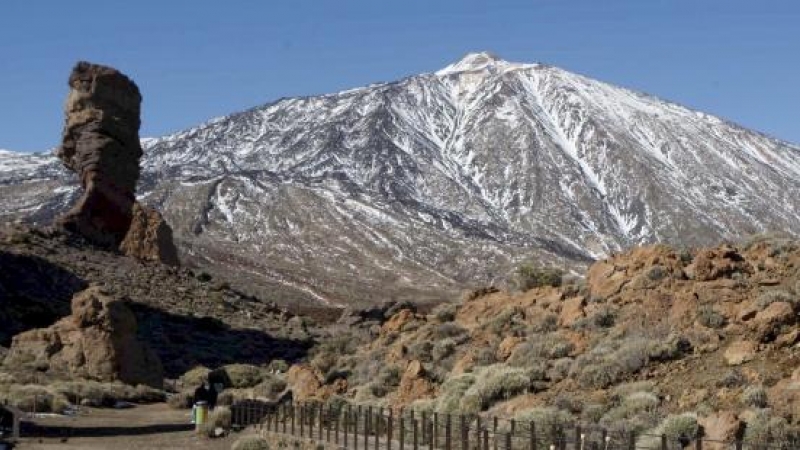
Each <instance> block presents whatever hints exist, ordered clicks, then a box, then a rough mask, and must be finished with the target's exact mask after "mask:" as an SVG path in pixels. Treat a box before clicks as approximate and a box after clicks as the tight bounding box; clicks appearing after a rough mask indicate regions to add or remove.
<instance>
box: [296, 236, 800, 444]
mask: <svg viewBox="0 0 800 450" xmlns="http://www.w3.org/2000/svg"><path fill="white" fill-rule="evenodd" d="M526 275H527V276H528V277H529V281H530V282H531V283H530V284H531V285H534V286H536V287H533V288H532V289H530V290H527V291H525V292H520V293H508V292H504V291H498V290H497V289H494V288H487V289H483V290H479V291H475V292H473V293H472V294H471V295H469V296H467V297H465V298H464V299H463V300H462V301H460V302H457V303H454V304H444V305H441V306H440V307H438V308H437V309H435V310H434V311H433V312H432V313H429V314H425V313H421V312H418V311H415V310H414V309H413V308H411V307H409V308H408V309H402V310H400V311H398V312H396V313H393V314H387V315H386V316H385V317H383V318H382V319H380V320H378V322H377V323H376V325H375V326H374V327H373V329H372V335H371V336H370V337H367V338H362V339H361V340H360V342H361V343H360V344H359V343H358V341H359V339H358V338H357V336H348V335H347V334H346V333H344V334H339V335H336V336H334V337H332V338H331V339H330V340H329V341H325V342H324V343H323V344H322V345H321V346H320V347H318V348H316V349H315V351H314V354H313V357H312V358H311V360H310V364H309V365H302V366H295V367H294V368H293V369H292V371H290V374H293V376H292V377H291V378H290V379H289V381H290V385H292V387H294V388H295V389H296V392H301V393H302V394H301V395H300V397H301V398H311V399H322V400H328V401H336V402H341V401H348V402H353V403H365V404H371V405H385V406H392V407H410V408H415V409H417V410H423V411H437V412H439V413H451V414H468V415H472V414H479V415H499V416H501V417H507V418H513V417H516V418H518V419H521V420H537V421H545V422H552V421H560V422H574V421H580V422H583V423H587V424H588V423H595V424H600V425H604V426H606V427H613V428H620V427H623V428H625V429H628V430H634V431H639V432H641V431H645V430H651V431H652V430H654V429H655V428H656V427H659V426H661V427H662V429H663V427H665V426H667V425H664V423H666V422H663V421H680V420H683V422H685V423H688V424H695V425H693V426H696V424H697V422H698V420H699V421H701V422H703V421H706V423H708V421H714V420H716V421H717V422H719V423H724V424H725V427H727V428H725V429H726V430H727V432H729V433H731V432H733V431H732V430H736V429H737V428H738V427H739V425H741V424H742V423H745V422H746V423H747V427H748V428H747V433H748V436H750V438H752V439H763V438H764V436H765V434H766V433H767V432H768V430H769V433H771V434H772V437H773V438H774V439H776V440H779V439H780V438H785V437H787V436H788V435H790V434H791V433H795V434H794V435H795V436H796V437H800V435H798V434H797V433H798V430H800V409H798V408H800V327H798V325H800V315H798V314H799V313H800V243H799V242H798V241H796V240H793V239H786V238H779V237H774V236H772V237H760V238H756V239H753V240H751V241H750V242H748V243H746V244H742V245H727V244H726V245H721V246H718V247H713V248H703V249H698V250H692V251H682V250H677V249H674V248H671V247H668V246H665V245H658V246H650V247H639V248H635V249H633V250H631V251H629V252H626V253H622V254H615V255H613V256H611V257H609V258H607V259H604V260H602V261H599V262H597V263H595V264H594V265H592V266H591V268H590V269H589V270H588V273H587V277H586V281H585V282H583V281H576V280H570V279H563V280H558V279H556V278H553V277H551V276H547V277H538V276H536V273H535V272H529V273H527V274H526ZM544 284H549V285H544ZM298 373H304V374H305V376H304V377H300V376H298V375H297V374H298ZM309 380H311V381H309ZM676 418H682V419H680V420H679V419H676ZM720 421H721V422H720ZM670 423H671V422H670ZM719 423H718V425H719ZM659 424H661V425H659ZM792 430H794V431H792ZM673 431H674V430H673ZM717 431H719V429H718V428H717ZM656 434H660V432H657V433H656ZM731 437H732V436H717V437H716V438H720V439H722V438H724V439H729V438H731ZM709 439H715V437H713V436H709Z"/></svg>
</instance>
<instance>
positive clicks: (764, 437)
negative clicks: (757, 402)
mask: <svg viewBox="0 0 800 450" xmlns="http://www.w3.org/2000/svg"><path fill="white" fill-rule="evenodd" d="M744 438H745V442H747V443H751V444H755V445H753V446H754V447H756V448H758V446H759V445H761V446H764V444H765V443H767V442H770V441H771V442H773V443H774V444H777V443H785V442H787V441H789V440H791V439H797V438H800V430H792V429H791V428H790V427H789V424H788V423H787V422H786V419H784V418H783V417H777V416H772V415H771V414H770V411H769V410H766V409H761V410H757V411H756V413H755V414H754V416H753V418H752V419H750V420H748V421H747V427H745V434H744ZM775 448H781V447H779V446H776V447H775ZM786 448H794V447H790V446H787V447H786Z"/></svg>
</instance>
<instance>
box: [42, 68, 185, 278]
mask: <svg viewBox="0 0 800 450" xmlns="http://www.w3.org/2000/svg"><path fill="white" fill-rule="evenodd" d="M69 86H70V91H69V95H68V96H67V102H66V108H65V112H66V123H65V125H64V131H63V137H62V144H61V147H60V148H59V149H58V151H57V156H58V157H59V158H60V159H61V161H63V163H64V165H65V166H66V167H67V168H69V169H71V170H73V171H75V172H77V173H78V175H79V176H80V180H81V186H82V187H83V189H84V192H83V196H82V197H81V198H80V199H79V200H78V202H77V203H76V204H75V205H74V206H73V207H72V209H71V210H70V211H69V212H67V213H66V214H65V215H64V216H63V217H61V218H60V219H59V220H58V223H59V224H61V225H62V226H63V227H64V228H66V229H68V230H70V231H73V232H76V233H78V234H81V235H83V236H84V237H86V238H87V239H89V240H90V241H91V242H93V243H95V244H98V245H102V246H107V247H118V246H120V244H122V246H121V248H120V249H121V250H122V251H123V252H124V253H126V254H128V255H131V256H134V257H137V258H140V259H144V260H156V261H161V262H165V263H168V264H173V265H174V264H177V263H178V258H177V252H176V250H175V247H174V245H173V243H172V230H171V229H170V228H169V226H168V225H167V224H166V222H164V220H163V218H162V217H161V215H160V214H159V213H158V212H157V211H155V210H151V209H149V208H147V207H145V206H143V205H139V204H137V202H136V197H135V192H136V182H137V180H138V179H139V158H141V156H142V147H141V144H140V142H139V126H140V124H141V122H140V118H139V117H140V110H141V102H142V96H141V94H140V93H139V88H138V87H137V86H136V84H135V83H134V82H133V81H131V80H130V79H129V78H128V77H127V76H125V75H123V74H122V73H120V72H119V71H117V70H116V69H113V68H111V67H105V66H101V65H97V64H91V63H87V62H79V63H78V64H77V65H76V66H75V68H74V69H73V70H72V74H71V75H70V77H69Z"/></svg>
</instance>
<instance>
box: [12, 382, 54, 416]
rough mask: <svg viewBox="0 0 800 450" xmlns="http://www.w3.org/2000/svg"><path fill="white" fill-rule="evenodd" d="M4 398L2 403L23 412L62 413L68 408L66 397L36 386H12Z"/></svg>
mask: <svg viewBox="0 0 800 450" xmlns="http://www.w3.org/2000/svg"><path fill="white" fill-rule="evenodd" d="M4 397H5V398H3V399H2V400H3V401H7V402H8V404H9V405H11V406H14V407H16V408H19V409H20V410H22V411H25V412H34V411H35V412H37V413H62V412H64V410H66V409H67V408H68V407H69V401H68V400H67V398H66V397H64V396H63V395H61V394H59V393H57V392H52V391H51V390H48V389H47V388H45V387H43V386H37V385H12V386H10V387H9V390H8V391H7V392H6V393H5V394H4ZM0 403H1V402H0Z"/></svg>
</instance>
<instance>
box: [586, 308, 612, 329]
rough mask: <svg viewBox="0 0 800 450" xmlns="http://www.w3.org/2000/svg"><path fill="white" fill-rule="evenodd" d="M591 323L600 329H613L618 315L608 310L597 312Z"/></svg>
mask: <svg viewBox="0 0 800 450" xmlns="http://www.w3.org/2000/svg"><path fill="white" fill-rule="evenodd" d="M590 320H591V323H592V324H593V325H594V326H595V327H598V328H611V327H613V326H614V322H615V321H616V315H615V314H614V312H613V311H611V310H610V309H608V308H603V309H601V310H600V311H597V312H596V313H594V314H593V315H592V317H591V318H590Z"/></svg>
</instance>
